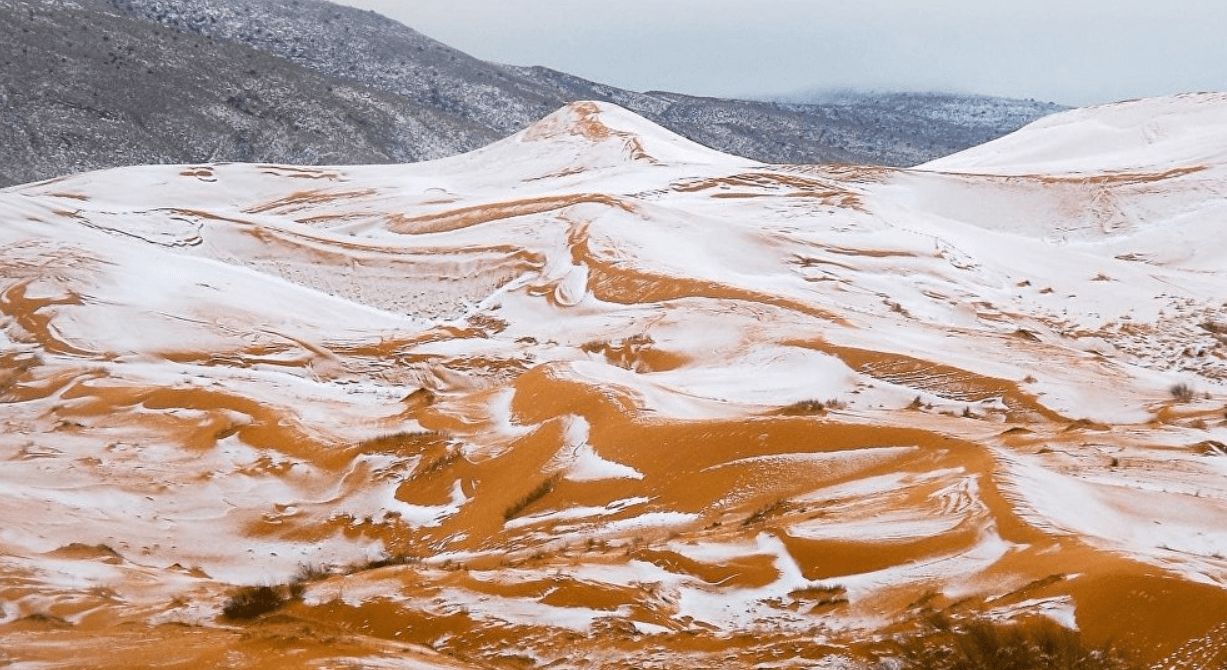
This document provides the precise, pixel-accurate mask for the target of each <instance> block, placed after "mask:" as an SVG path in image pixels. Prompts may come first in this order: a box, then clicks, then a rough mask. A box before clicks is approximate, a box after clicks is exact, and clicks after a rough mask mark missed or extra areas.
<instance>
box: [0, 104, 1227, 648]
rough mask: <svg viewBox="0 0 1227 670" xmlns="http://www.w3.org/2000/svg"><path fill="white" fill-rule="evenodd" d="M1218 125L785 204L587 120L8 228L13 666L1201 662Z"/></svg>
mask: <svg viewBox="0 0 1227 670" xmlns="http://www.w3.org/2000/svg"><path fill="white" fill-rule="evenodd" d="M1224 128H1227V98H1225V97H1224V96H1220V95H1210V94H1206V95H1194V96H1181V97H1177V98H1168V99H1159V100H1144V101H1136V102H1130V103H1123V104H1121V105H1115V106H1105V107H1099V108H1091V109H1085V110H1075V111H1072V112H1069V113H1066V114H1062V115H1057V116H1054V117H1051V118H1049V119H1045V120H1043V121H1041V122H1039V123H1037V124H1034V125H1032V126H1030V127H1028V128H1025V129H1023V130H1022V131H1020V132H1019V133H1017V134H1015V135H1013V136H1010V137H1007V138H1003V139H1002V140H999V141H997V142H993V143H990V144H988V145H985V146H984V147H979V148H976V149H973V150H971V151H968V152H966V153H964V154H960V155H957V156H953V157H950V158H946V159H942V160H940V161H936V162H934V163H930V164H928V165H925V166H922V167H921V168H918V169H914V170H887V169H876V168H857V167H850V166H778V165H776V166H772V165H762V164H758V163H754V162H750V161H746V160H743V159H739V158H734V157H731V156H727V155H723V154H720V153H717V152H714V151H711V150H709V149H706V148H704V147H701V146H698V145H696V144H693V143H691V142H689V141H686V140H683V139H681V138H678V137H676V136H674V135H672V134H670V133H668V132H666V131H664V130H662V129H660V128H658V127H656V126H654V125H652V124H651V123H648V122H646V121H644V120H643V119H641V118H638V117H636V116H634V115H632V114H630V113H628V112H626V111H624V110H621V109H619V108H617V107H614V106H611V105H607V104H597V103H580V104H575V105H571V106H569V107H567V108H565V109H562V110H560V111H558V112H557V113H555V114H553V115H551V116H550V117H548V118H546V119H545V120H543V121H542V122H541V123H539V124H537V125H535V126H533V127H531V128H529V129H527V130H525V131H524V132H522V133H520V134H518V135H516V136H514V137H511V138H508V139H507V140H504V141H502V142H499V143H497V144H494V145H491V146H489V147H487V148H485V149H482V150H480V151H476V152H473V153H471V154H468V155H465V156H459V157H455V158H450V159H445V160H441V161H434V162H431V163H423V164H418V165H406V166H395V167H388V166H381V167H345V168H294V167H288V166H269V165H198V166H179V167H167V166H152V167H139V168H129V169H121V170H112V171H107V172H99V173H92V174H85V175H79V176H75V177H70V178H64V179H58V180H52V181H49V182H43V183H39V184H31V185H27V186H22V187H17V188H12V189H8V190H5V191H2V192H0V224H2V225H0V250H2V251H3V259H4V260H3V263H4V271H3V273H0V282H2V283H0V361H2V362H3V366H2V367H0V402H2V403H3V407H4V411H3V413H0V422H3V431H2V432H0V458H2V459H3V460H4V463H5V466H4V468H2V469H0V514H3V516H4V518H5V519H7V521H6V522H5V524H4V525H3V526H0V638H2V639H3V640H4V644H3V645H0V647H2V648H3V651H0V663H3V662H9V661H15V662H18V663H28V664H30V665H31V666H32V667H35V666H36V667H74V666H73V661H72V660H71V659H72V655H71V653H70V652H68V651H62V652H60V653H58V654H57V652H56V651H55V650H56V649H73V650H76V649H81V650H84V651H81V652H79V653H81V654H87V655H94V654H96V655H98V656H99V657H100V658H101V657H106V656H107V653H106V652H104V651H103V650H104V649H108V648H113V649H127V650H128V651H127V652H125V653H127V654H129V656H128V657H127V658H128V659H130V660H132V663H130V664H129V666H124V665H122V663H121V664H120V665H114V664H112V666H106V667H136V666H139V665H141V664H142V663H145V664H148V663H152V662H153V661H152V660H150V659H157V658H160V657H169V658H174V659H176V662H181V663H182V664H184V665H186V664H196V665H201V664H203V665H210V664H216V663H220V662H221V661H220V660H218V659H221V658H223V656H218V655H217V654H219V653H221V652H218V651H216V650H218V649H222V650H225V651H226V653H229V654H231V655H230V656H224V658H229V659H230V660H229V661H226V662H229V663H231V664H232V665H238V666H242V667H287V668H288V667H295V668H298V667H302V668H308V667H311V668H316V667H351V666H352V667H357V666H362V667H411V668H425V667H441V668H450V667H462V666H463V664H465V663H469V664H473V665H474V666H480V667H489V666H494V667H532V666H544V665H547V664H551V663H557V662H563V663H565V664H567V665H578V664H581V663H587V664H590V665H591V666H592V667H646V666H653V667H706V666H720V667H734V666H737V667H740V666H744V667H753V666H755V665H756V664H760V663H764V662H768V661H770V662H772V663H775V665H773V666H772V667H794V666H795V667H803V666H806V665H807V664H808V665H813V664H819V665H822V664H825V665H822V667H827V666H829V667H848V668H851V667H859V666H858V665H857V664H858V663H861V662H865V663H870V662H873V661H874V659H876V658H878V657H882V656H889V655H890V654H891V648H890V645H889V640H891V639H892V636H894V635H897V634H902V633H904V632H906V631H909V630H913V629H914V627H915V626H916V624H917V622H920V621H924V620H926V618H927V617H931V616H932V615H933V614H934V613H942V614H944V615H946V616H951V617H954V618H959V617H964V616H972V615H975V614H977V613H980V614H987V615H989V616H993V617H997V618H1025V617H1036V616H1040V617H1049V618H1051V619H1054V620H1056V621H1057V622H1059V623H1060V624H1062V625H1065V626H1070V627H1077V628H1079V629H1080V630H1082V631H1083V633H1084V634H1085V635H1086V636H1088V638H1090V639H1093V640H1103V639H1106V638H1108V637H1116V638H1117V639H1122V640H1123V642H1124V643H1125V644H1127V645H1131V649H1132V650H1133V651H1134V652H1135V653H1137V654H1138V655H1139V657H1140V658H1142V659H1143V660H1145V661H1147V662H1158V661H1160V660H1162V659H1164V658H1165V657H1168V656H1169V655H1170V656H1171V659H1170V664H1173V665H1174V666H1175V667H1192V666H1188V665H1187V663H1186V661H1182V660H1180V659H1188V658H1193V657H1196V658H1197V659H1198V660H1197V663H1209V662H1213V659H1211V660H1210V661H1207V660H1206V659H1205V658H1203V657H1204V656H1205V654H1201V655H1200V656H1198V655H1196V654H1193V655H1190V653H1189V646H1188V644H1187V643H1189V641H1190V640H1193V639H1195V638H1199V637H1202V636H1206V635H1211V634H1212V630H1213V629H1214V626H1215V625H1217V623H1219V622H1220V621H1221V620H1222V619H1221V618H1219V619H1217V620H1215V617H1217V616H1218V615H1217V614H1214V613H1216V612H1217V613H1221V614H1222V616H1223V617H1227V593H1224V592H1223V590H1222V588H1221V585H1222V584H1223V583H1225V582H1227V559H1224V556H1225V555H1227V542H1225V541H1224V540H1223V539H1222V533H1221V527H1222V523H1223V521H1224V519H1227V486H1225V485H1224V484H1223V481H1224V477H1223V475H1224V474H1227V473H1225V469H1227V465H1224V463H1225V462H1227V461H1224V458H1227V446H1224V445H1225V444H1227V424H1225V421H1224V414H1223V412H1224V380H1227V276H1225V275H1224V270H1223V267H1222V261H1221V259H1222V258H1224V257H1227V242H1225V241H1224V240H1227V236H1224V235H1223V234H1222V226H1221V221H1222V220H1223V217H1224V215H1227V208H1225V207H1224V204H1223V203H1224V202H1227V134H1225V131H1224ZM290 583H294V584H295V586H294V588H289V587H288V586H286V587H283V588H282V593H283V596H284V597H287V598H288V602H287V603H285V604H284V605H283V606H282V607H281V608H280V615H279V616H270V617H265V618H263V619H259V620H257V621H255V622H251V623H246V624H243V629H242V631H243V632H242V633H241V634H240V633H238V632H235V629H234V628H233V627H232V625H233V624H234V622H231V621H226V620H224V619H223V618H221V612H222V608H223V606H224V604H225V603H226V601H227V598H228V597H229V596H230V594H231V593H233V589H234V588H236V587H238V586H243V585H246V586H257V585H271V584H277V585H281V584H290ZM1189 599H1195V600H1196V602H1197V606H1198V607H1199V608H1200V609H1199V611H1200V612H1204V613H1206V614H1204V615H1199V616H1196V617H1180V616H1174V615H1173V614H1172V613H1174V612H1176V611H1178V608H1179V606H1180V603H1181V602H1184V603H1185V604H1186V605H1187V604H1188V600H1189ZM1165 608H1166V609H1165ZM1165 613H1166V614H1165ZM1160 620H1161V621H1163V622H1165V623H1163V624H1162V625H1158V624H1155V626H1154V627H1153V628H1145V626H1147V625H1149V624H1147V622H1154V621H1160ZM183 624H186V625H187V626H186V627H184V625H183ZM133 630H139V631H141V635H142V636H144V637H142V638H141V639H145V640H147V641H148V642H147V643H142V644H144V646H141V645H138V644H137V643H136V640H135V639H134V638H133V637H132V635H133ZM1138 630H1147V631H1150V632H1149V633H1148V634H1147V635H1139V634H1138V633H1137V631H1138ZM138 647H139V649H138ZM424 647H433V649H434V650H436V651H437V652H441V653H442V654H443V655H442V656H440V655H438V654H434V653H432V652H428V651H427V650H425V649H424ZM289 652H293V653H292V654H290V655H286V654H287V653H289ZM1207 653H1209V652H1207ZM121 656H122V654H121V655H120V656H117V657H115V658H120V657H121ZM271 659H280V660H277V661H276V663H277V664H278V665H270V663H272V660H271ZM287 659H288V660H287ZM787 659H794V661H795V662H790V661H787ZM115 662H116V663H120V661H118V660H117V661H115ZM1181 663H1186V665H1184V666H1182V665H1180V664H1181ZM99 664H100V665H99V667H104V666H105V663H104V662H103V661H101V660H100V661H99Z"/></svg>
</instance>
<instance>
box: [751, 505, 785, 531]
mask: <svg viewBox="0 0 1227 670" xmlns="http://www.w3.org/2000/svg"><path fill="white" fill-rule="evenodd" d="M784 503H785V501H783V500H777V501H775V502H772V503H768V504H766V505H763V506H762V507H759V508H758V509H756V510H754V512H753V513H751V514H750V516H748V517H746V520H745V521H743V522H741V525H742V526H750V525H753V524H756V523H758V522H760V521H763V520H765V519H766V518H767V517H769V516H771V515H772V514H775V513H777V512H779V511H780V510H782V509H784Z"/></svg>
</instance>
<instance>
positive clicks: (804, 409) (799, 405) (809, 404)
mask: <svg viewBox="0 0 1227 670" xmlns="http://www.w3.org/2000/svg"><path fill="white" fill-rule="evenodd" d="M826 410H827V408H826V405H824V404H822V403H821V402H819V401H817V400H802V401H800V402H794V403H793V404H791V405H789V406H788V407H785V408H784V409H783V410H781V412H782V413H783V414H784V415H785V416H808V415H811V414H822V413H823V412H825V411H826Z"/></svg>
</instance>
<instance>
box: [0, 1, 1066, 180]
mask: <svg viewBox="0 0 1227 670" xmlns="http://www.w3.org/2000/svg"><path fill="white" fill-rule="evenodd" d="M0 15H2V16H0V36H2V37H3V40H0V42H2V43H0V54H2V55H3V62H4V63H5V66H4V68H3V70H0V113H2V114H3V115H4V118H5V119H6V121H7V122H6V123H5V124H4V126H3V128H0V185H5V184H14V183H21V182H28V181H33V180H36V179H41V178H47V177H52V176H57V175H60V174H65V173H69V172H77V171H83V170H89V169H95V168H100V167H110V166H118V165H130V164H145V163H192V162H201V161H247V162H259V161H272V162H291V163H298V164H355V163H358V164H360V163H391V162H410V161H416V160H424V159H430V158H439V157H442V156H447V155H453V154H457V153H461V152H463V151H469V150H473V149H476V148H479V147H481V146H484V145H486V144H488V143H490V142H492V141H494V140H496V139H499V138H502V137H505V136H507V135H510V134H511V133H513V132H516V131H518V130H521V129H523V128H524V127H526V126H527V125H529V124H530V123H532V122H534V121H536V120H538V119H540V118H542V117H543V116H545V115H547V114H549V113H550V112H552V111H553V110H554V109H557V108H558V107H559V106H561V105H563V104H566V103H568V102H571V101H575V100H587V99H592V100H605V101H611V102H615V103H617V104H619V105H622V106H624V107H626V108H628V109H632V110H634V111H636V112H637V113H640V114H642V115H644V116H645V117H647V118H650V119H652V120H654V121H656V122H658V123H661V124H663V125H665V126H666V127H668V128H670V129H672V130H674V131H675V132H679V133H681V134H683V135H685V136H687V137H690V138H691V139H694V140H696V141H699V142H701V143H703V144H705V145H708V146H712V147H716V148H719V149H721V150H723V151H728V152H731V153H735V154H738V155H742V156H747V157H751V158H754V159H757V160H762V161H767V162H780V163H786V162H791V163H811V162H820V161H844V162H856V163H871V164H887V165H910V164H915V163H919V162H923V161H925V160H931V159H933V158H937V157H939V156H943V155H947V154H949V153H952V152H954V151H957V150H959V149H963V148H966V147H969V146H973V145H976V144H979V143H982V142H984V141H987V140H989V139H992V138H994V137H998V136H1000V135H1002V134H1004V133H1006V132H1009V131H1011V130H1014V129H1016V128H1017V127H1019V126H1020V125H1022V124H1024V123H1025V122H1027V121H1030V120H1033V119H1035V118H1038V117H1040V116H1043V115H1045V114H1048V113H1051V112H1054V111H1057V110H1058V109H1060V107H1058V106H1056V105H1052V104H1042V103H1033V102H1028V101H1013V100H1003V99H993V98H977V97H974V96H973V97H957V98H955V99H953V100H952V99H950V98H944V99H939V98H932V97H925V96H914V97H910V98H909V97H901V96H884V97H866V98H861V99H857V100H845V101H840V102H833V103H828V104H821V105H777V104H771V103H763V102H754V101H735V100H719V99H710V98H695V97H690V96H685V95H681V94H673V93H635V92H631V91H625V90H620V89H617V88H614V87H609V86H603V85H601V84H597V83H594V82H589V81H585V80H583V79H579V78H577V77H572V76H570V75H567V74H564V73H560V72H556V71H552V70H548V69H544V68H527V67H513V66H506V65H498V64H493V63H487V62H483V61H480V60H477V59H474V58H471V57H469V56H467V55H465V54H463V53H461V52H459V51H456V50H455V49H451V48H449V47H447V46H445V45H443V44H440V43H438V42H435V41H434V40H431V39H429V38H427V37H425V36H423V35H421V34H419V33H416V32H414V31H413V30H411V29H410V28H407V27H405V26H403V25H401V24H398V23H395V22H393V21H390V20H388V19H385V18H383V17H380V16H378V15H376V14H373V13H370V12H363V11H360V10H356V9H352V8H348V7H342V6H338V5H334V4H331V3H326V2H320V1H319V0H270V1H263V0H262V1H260V2H254V1H250V0H224V1H221V2H215V1H209V2H204V1H202V0H109V2H104V1H103V0H82V1H81V2H75V3H62V2H37V1H34V0H0ZM159 26H160V27H159ZM960 101H961V102H960ZM960 106H961V107H963V109H964V112H963V113H955V114H951V113H949V111H950V110H951V109H956V108H958V107H960ZM986 109H987V110H1010V112H1009V113H1008V114H1004V115H1003V114H999V113H990V114H989V115H987V116H985V115H981V114H976V113H973V112H971V111H970V110H979V111H984V110H986ZM942 110H945V111H942Z"/></svg>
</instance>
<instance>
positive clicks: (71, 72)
mask: <svg viewBox="0 0 1227 670" xmlns="http://www.w3.org/2000/svg"><path fill="white" fill-rule="evenodd" d="M0 36H3V39H0V60H2V62H3V63H4V67H3V68H0V115H2V117H3V123H2V124H0V184H4V185H9V184H14V183H22V182H27V181H33V180H36V179H44V178H47V177H53V176H58V175H61V174H66V173H70V172H79V171H84V170H90V169H96V168H101V167H110V166H116V165H132V164H143V163H183V162H195V161H210V160H212V161H261V160H267V161H281V162H292V163H304V164H310V163H388V162H407V161H415V160H423V159H428V158H439V157H442V156H446V155H450V154H453V153H456V152H458V151H460V150H463V149H464V148H466V147H468V146H469V143H471V142H473V141H487V142H488V141H492V140H494V139H495V138H496V137H497V136H496V135H494V134H492V133H491V132H490V131H489V130H487V129H486V128H484V127H482V126H479V125H476V124H473V123H469V122H465V121H463V120H462V119H459V118H457V117H455V116H454V115H451V114H447V113H445V112H441V111H438V110H435V109H432V108H430V107H423V106H415V105H409V104H405V101H404V100H403V99H401V98H399V97H397V96H394V95H389V94H387V93H383V92H381V91H378V90H375V89H372V88H370V87H367V86H363V85H361V84H357V83H355V82H353V81H348V80H341V79H335V78H329V77H326V76H322V75H320V74H318V73H316V72H314V71H312V70H308V69H306V68H302V67H299V66H297V65H294V64H292V63H289V62H288V61H286V60H284V59H282V58H279V57H277V56H274V55H271V54H269V53H267V52H264V51H260V50H258V49H254V48H252V47H249V46H246V45H242V44H235V43H220V42H217V41H214V40H212V39H209V38H206V37H201V36H197V35H189V34H183V33H179V32H176V31H172V30H167V29H165V28H162V27H160V26H158V25H157V24H154V23H150V22H148V21H142V20H138V19H134V18H132V17H129V16H125V15H122V14H119V13H117V12H115V11H113V10H110V9H109V8H107V7H106V6H105V5H104V4H102V3H97V2H82V3H64V2H38V1H27V0H0Z"/></svg>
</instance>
